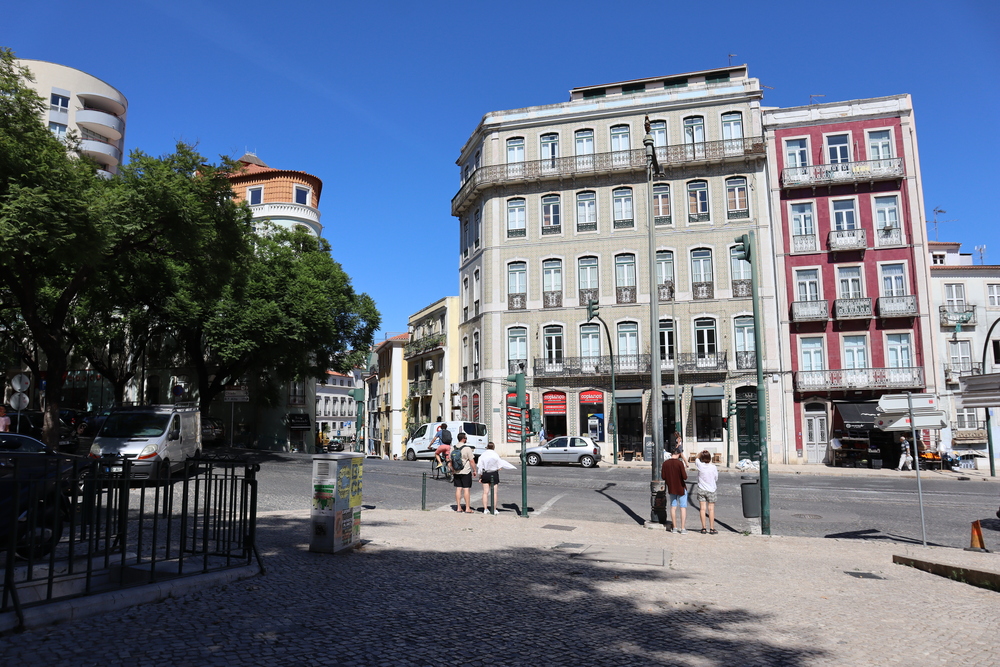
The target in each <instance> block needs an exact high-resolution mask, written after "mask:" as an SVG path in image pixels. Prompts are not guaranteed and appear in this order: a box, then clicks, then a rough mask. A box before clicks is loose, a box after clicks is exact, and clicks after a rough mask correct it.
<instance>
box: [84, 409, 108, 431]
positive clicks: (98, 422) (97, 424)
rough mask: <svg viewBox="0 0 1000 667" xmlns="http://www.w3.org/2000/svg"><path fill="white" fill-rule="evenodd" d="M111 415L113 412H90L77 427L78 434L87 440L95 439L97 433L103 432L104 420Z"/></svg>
mask: <svg viewBox="0 0 1000 667" xmlns="http://www.w3.org/2000/svg"><path fill="white" fill-rule="evenodd" d="M110 414H111V410H98V411H96V412H88V413H87V414H85V415H83V417H82V418H81V423H80V424H78V425H77V427H76V432H77V433H78V434H79V435H81V436H83V437H85V438H93V437H95V436H96V435H97V432H98V431H100V430H101V427H102V426H104V420H106V419H107V418H108V415H110Z"/></svg>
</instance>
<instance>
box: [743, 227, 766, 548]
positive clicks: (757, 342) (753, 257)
mask: <svg viewBox="0 0 1000 667" xmlns="http://www.w3.org/2000/svg"><path fill="white" fill-rule="evenodd" d="M748 236H749V240H750V247H749V248H747V250H748V251H750V255H749V256H750V284H751V286H752V289H753V323H754V332H753V350H754V356H755V357H756V361H757V442H758V444H759V445H760V532H761V533H763V534H764V535H770V534H771V477H770V473H769V472H768V455H767V406H766V405H765V394H766V391H765V387H764V355H763V353H762V350H761V341H762V339H763V337H764V336H763V333H764V328H763V326H761V324H762V322H763V320H762V319H761V313H760V310H761V308H760V286H759V283H760V276H758V275H757V264H758V263H759V262H760V259H761V257H760V255H759V254H758V252H757V234H756V232H754V231H753V230H750V234H749V235H748Z"/></svg>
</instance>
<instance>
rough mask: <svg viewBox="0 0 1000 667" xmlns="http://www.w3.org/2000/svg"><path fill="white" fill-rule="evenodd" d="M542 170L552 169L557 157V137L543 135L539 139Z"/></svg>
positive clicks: (555, 135)
mask: <svg viewBox="0 0 1000 667" xmlns="http://www.w3.org/2000/svg"><path fill="white" fill-rule="evenodd" d="M539 141H540V147H541V156H542V168H543V169H544V168H548V169H554V168H555V166H556V159H557V158H558V157H559V135H558V134H543V135H542V136H541V137H540V139H539Z"/></svg>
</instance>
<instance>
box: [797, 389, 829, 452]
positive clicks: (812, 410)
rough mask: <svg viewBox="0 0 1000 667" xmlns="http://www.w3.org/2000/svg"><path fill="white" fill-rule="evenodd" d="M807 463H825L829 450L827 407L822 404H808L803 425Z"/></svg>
mask: <svg viewBox="0 0 1000 667" xmlns="http://www.w3.org/2000/svg"><path fill="white" fill-rule="evenodd" d="M803 431H804V438H805V443H804V444H805V450H806V463H824V462H825V460H826V449H827V433H828V430H827V422H826V407H825V406H824V405H823V404H822V403H808V404H806V411H805V419H804V424H803Z"/></svg>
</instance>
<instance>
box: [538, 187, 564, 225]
mask: <svg viewBox="0 0 1000 667" xmlns="http://www.w3.org/2000/svg"><path fill="white" fill-rule="evenodd" d="M561 228H562V225H561V223H560V217H559V195H545V196H544V197H542V234H558V233H559V230H560V229H561Z"/></svg>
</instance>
